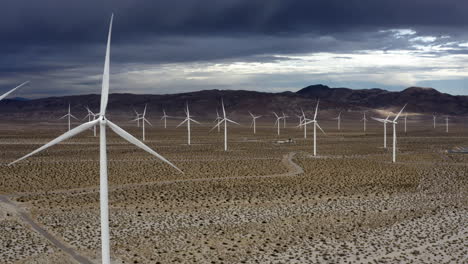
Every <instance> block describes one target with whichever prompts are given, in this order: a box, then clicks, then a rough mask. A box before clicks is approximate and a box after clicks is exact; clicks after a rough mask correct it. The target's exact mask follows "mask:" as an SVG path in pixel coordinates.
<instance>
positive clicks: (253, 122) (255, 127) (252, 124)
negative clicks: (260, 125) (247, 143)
mask: <svg viewBox="0 0 468 264" xmlns="http://www.w3.org/2000/svg"><path fill="white" fill-rule="evenodd" d="M249 114H250V116H251V117H252V123H251V124H250V127H252V126H253V133H254V135H255V133H257V124H256V122H255V120H256V119H257V118H260V117H262V116H255V115H253V114H252V113H251V112H250V111H249Z"/></svg>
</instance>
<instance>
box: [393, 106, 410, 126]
mask: <svg viewBox="0 0 468 264" xmlns="http://www.w3.org/2000/svg"><path fill="white" fill-rule="evenodd" d="M406 105H407V104H405V105H404V106H403V108H402V109H401V110H400V112H398V115H397V116H396V117H395V119H393V122H396V121H397V119H398V117H400V115H401V113H402V112H403V110H404V109H405V107H406Z"/></svg>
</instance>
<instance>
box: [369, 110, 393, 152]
mask: <svg viewBox="0 0 468 264" xmlns="http://www.w3.org/2000/svg"><path fill="white" fill-rule="evenodd" d="M389 118H390V114H388V116H387V118H385V119H382V118H376V117H372V119H374V120H376V121H379V122H381V123H383V125H384V141H383V142H384V143H383V144H384V148H385V149H386V148H387V123H391V122H390V121H389V120H388V119H389Z"/></svg>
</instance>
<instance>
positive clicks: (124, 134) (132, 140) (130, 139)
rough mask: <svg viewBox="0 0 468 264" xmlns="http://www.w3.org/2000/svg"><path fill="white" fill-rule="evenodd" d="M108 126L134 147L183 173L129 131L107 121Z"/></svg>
mask: <svg viewBox="0 0 468 264" xmlns="http://www.w3.org/2000/svg"><path fill="white" fill-rule="evenodd" d="M107 125H108V126H109V127H110V129H112V130H113V131H114V132H115V133H116V134H117V135H119V136H121V137H122V138H123V139H125V140H127V141H128V142H130V143H132V144H133V145H135V146H137V147H139V148H141V149H143V150H144V151H146V152H148V153H150V154H152V155H153V156H156V157H157V158H158V159H160V160H162V161H164V162H165V163H167V164H169V165H171V166H172V167H173V168H174V169H176V170H178V171H179V172H181V173H183V172H182V171H181V170H180V169H179V168H177V167H176V166H175V165H174V164H172V163H171V162H170V161H168V160H167V159H166V158H164V157H163V156H161V155H159V154H158V153H157V152H156V151H154V150H152V149H151V148H150V147H148V146H147V145H145V144H144V143H143V142H141V141H139V140H138V139H136V138H135V137H134V136H132V135H130V134H129V133H127V131H125V130H123V129H122V128H120V127H119V126H117V125H116V124H114V123H112V122H111V121H109V120H107Z"/></svg>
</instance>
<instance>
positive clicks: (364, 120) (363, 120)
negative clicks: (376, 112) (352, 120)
mask: <svg viewBox="0 0 468 264" xmlns="http://www.w3.org/2000/svg"><path fill="white" fill-rule="evenodd" d="M361 121H362V122H364V132H366V129H367V127H366V123H367V121H369V120H368V119H367V118H366V112H365V111H364V117H363V118H362V119H361Z"/></svg>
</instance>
